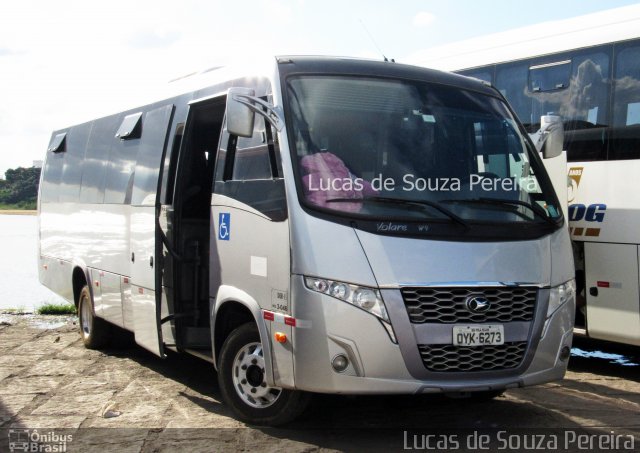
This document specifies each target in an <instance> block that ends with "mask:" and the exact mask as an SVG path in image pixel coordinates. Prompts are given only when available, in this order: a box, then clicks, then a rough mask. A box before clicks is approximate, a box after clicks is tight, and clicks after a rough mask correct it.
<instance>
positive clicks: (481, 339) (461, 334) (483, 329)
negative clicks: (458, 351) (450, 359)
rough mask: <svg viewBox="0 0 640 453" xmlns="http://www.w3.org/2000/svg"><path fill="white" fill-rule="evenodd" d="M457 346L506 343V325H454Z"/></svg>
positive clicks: (454, 337) (454, 338)
mask: <svg viewBox="0 0 640 453" xmlns="http://www.w3.org/2000/svg"><path fill="white" fill-rule="evenodd" d="M453 344H454V345H455V346H492V345H501V344H504V326H502V325H487V324H482V325H475V326H453Z"/></svg>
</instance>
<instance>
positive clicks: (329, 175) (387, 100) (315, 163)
mask: <svg viewBox="0 0 640 453" xmlns="http://www.w3.org/2000/svg"><path fill="white" fill-rule="evenodd" d="M286 86H287V99H288V103H289V104H288V109H289V115H288V128H289V131H290V132H289V137H290V140H291V141H292V144H293V146H292V148H293V151H292V152H293V159H294V165H296V166H297V171H296V173H297V175H296V177H297V186H298V190H299V194H300V196H301V197H302V201H303V204H304V205H305V206H306V207H308V208H310V209H312V210H317V211H323V212H325V214H335V215H339V216H346V217H351V218H365V219H372V220H374V219H377V220H394V219H402V220H403V221H412V220H415V221H425V219H427V220H430V221H431V220H436V221H442V222H452V223H456V224H459V225H460V224H464V225H472V224H473V223H483V222H484V223H486V222H491V223H513V224H516V225H517V224H528V225H529V226H530V225H531V224H532V223H539V224H547V225H548V224H549V223H552V224H553V223H557V222H559V220H560V218H561V212H560V208H559V204H558V201H557V198H556V196H555V193H554V191H553V189H552V187H551V184H550V182H549V179H548V177H547V175H546V174H545V173H544V170H543V168H542V164H541V161H540V159H539V158H538V157H537V156H534V153H535V151H534V150H533V149H532V147H531V145H530V142H529V141H527V140H526V139H525V137H524V136H523V133H522V129H521V127H520V126H519V125H518V123H517V121H516V120H515V119H514V117H513V116H512V114H511V113H510V111H509V109H508V108H507V106H506V105H505V104H504V103H503V102H502V101H501V100H500V99H499V98H498V97H493V96H489V95H483V94H481V93H478V92H475V91H469V90H464V89H460V88H456V87H452V86H448V85H441V84H433V83H426V82H419V81H408V80H399V79H383V78H366V77H355V76H324V75H307V76H292V77H290V78H289V79H287V83H286Z"/></svg>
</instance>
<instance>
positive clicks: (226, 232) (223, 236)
mask: <svg viewBox="0 0 640 453" xmlns="http://www.w3.org/2000/svg"><path fill="white" fill-rule="evenodd" d="M230 234H231V213H229V212H221V213H220V215H219V217H218V239H220V240H221V241H228V240H229V236H230Z"/></svg>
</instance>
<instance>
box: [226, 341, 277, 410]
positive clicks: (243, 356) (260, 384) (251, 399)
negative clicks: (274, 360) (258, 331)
mask: <svg viewBox="0 0 640 453" xmlns="http://www.w3.org/2000/svg"><path fill="white" fill-rule="evenodd" d="M264 373H265V362H264V355H263V351H262V345H261V344H260V343H250V344H248V345H246V346H245V347H244V348H242V349H240V351H238V354H236V357H235V359H234V361H233V384H234V387H235V389H236V393H237V394H238V396H240V398H242V400H243V401H244V402H245V403H246V404H248V405H249V406H252V407H256V408H266V407H269V406H271V405H272V404H273V403H275V402H276V400H277V399H278V397H279V396H280V393H281V392H282V390H281V389H280V388H278V387H269V386H268V385H267V382H266V381H265V379H264Z"/></svg>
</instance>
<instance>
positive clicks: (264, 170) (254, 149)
mask: <svg viewBox="0 0 640 453" xmlns="http://www.w3.org/2000/svg"><path fill="white" fill-rule="evenodd" d="M254 123H255V124H254V128H253V136H252V137H248V138H245V137H239V138H238V143H237V145H236V156H235V157H236V159H235V163H234V165H233V175H232V177H231V179H232V180H234V181H250V180H255V179H271V177H272V175H271V164H270V162H269V147H268V146H267V133H266V130H265V124H264V118H263V117H262V116H261V115H256V118H255V122H254Z"/></svg>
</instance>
